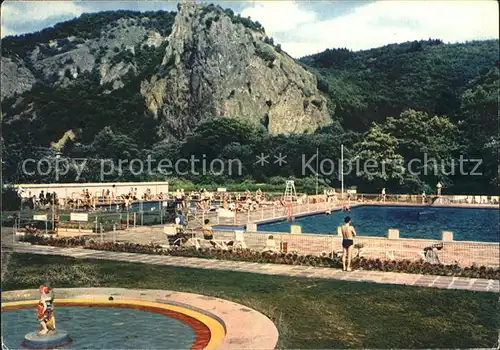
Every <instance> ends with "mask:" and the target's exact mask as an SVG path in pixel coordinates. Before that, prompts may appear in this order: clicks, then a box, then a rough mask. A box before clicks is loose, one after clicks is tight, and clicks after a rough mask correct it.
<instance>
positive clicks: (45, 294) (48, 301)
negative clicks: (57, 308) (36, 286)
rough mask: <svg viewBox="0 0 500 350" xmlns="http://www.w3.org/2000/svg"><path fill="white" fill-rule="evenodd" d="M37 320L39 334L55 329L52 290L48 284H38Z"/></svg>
mask: <svg viewBox="0 0 500 350" xmlns="http://www.w3.org/2000/svg"><path fill="white" fill-rule="evenodd" d="M38 321H39V322H40V325H41V326H42V330H40V332H38V334H39V335H44V334H47V333H49V331H55V330H56V320H55V318H54V291H53V290H52V289H51V288H49V287H48V286H44V285H41V286H40V302H39V303H38Z"/></svg>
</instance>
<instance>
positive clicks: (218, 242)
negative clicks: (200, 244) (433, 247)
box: [210, 239, 229, 250]
mask: <svg viewBox="0 0 500 350" xmlns="http://www.w3.org/2000/svg"><path fill="white" fill-rule="evenodd" d="M210 244H212V246H213V247H214V248H216V249H221V250H228V249H229V247H228V246H227V243H226V242H225V241H221V240H217V239H212V240H210Z"/></svg>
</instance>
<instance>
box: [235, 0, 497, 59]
mask: <svg viewBox="0 0 500 350" xmlns="http://www.w3.org/2000/svg"><path fill="white" fill-rule="evenodd" d="M272 6H277V5H272ZM332 6H334V4H333V3H332ZM254 8H256V6H255V7H253V8H250V9H247V10H245V11H247V13H248V11H250V10H252V9H254ZM285 8H287V9H288V11H284V10H280V11H278V12H275V13H274V15H273V14H272V13H271V5H265V4H259V7H258V9H259V10H258V11H257V10H253V11H254V12H253V15H252V18H253V19H254V20H258V21H260V22H261V23H262V24H263V25H264V27H265V28H266V31H268V32H270V33H269V34H270V35H273V36H274V38H275V42H280V43H281V45H282V47H283V49H284V50H285V51H287V52H288V53H289V54H291V55H292V56H294V57H301V56H304V55H308V54H313V53H316V52H319V51H323V50H324V49H326V48H334V47H337V48H338V47H347V48H349V49H352V50H361V49H369V48H373V47H377V46H383V45H386V44H389V43H397V42H404V41H412V40H422V39H428V38H439V39H442V40H443V41H445V42H462V41H467V40H479V39H491V38H498V26H499V18H498V17H499V16H498V5H497V2H496V1H423V0H421V1H378V2H375V3H371V4H368V5H365V6H362V7H358V8H355V9H354V10H353V11H352V12H351V13H349V14H347V15H344V16H340V17H337V18H333V19H329V20H324V21H318V20H316V18H315V17H314V16H311V14H310V13H309V12H308V11H304V10H301V9H300V8H299V7H298V6H297V4H296V3H288V4H287V5H285V6H284V7H283V9H285ZM292 9H293V10H292ZM245 11H244V12H245ZM292 11H299V12H300V13H302V15H300V14H299V13H295V15H294V16H293V18H291V19H289V16H290V14H291V13H292ZM259 14H260V17H259ZM308 16H311V17H308ZM290 17H292V16H290ZM306 18H309V20H306ZM273 23H274V24H273ZM280 26H281V27H280ZM268 28H270V29H271V30H268ZM281 28H289V29H288V30H289V32H288V33H287V35H286V36H284V35H283V34H282V33H280V32H281V31H283V30H281ZM273 31H274V32H273Z"/></svg>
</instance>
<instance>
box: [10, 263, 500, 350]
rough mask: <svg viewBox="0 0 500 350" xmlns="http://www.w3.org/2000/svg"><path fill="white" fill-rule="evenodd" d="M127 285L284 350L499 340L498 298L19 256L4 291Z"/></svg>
mask: <svg viewBox="0 0 500 350" xmlns="http://www.w3.org/2000/svg"><path fill="white" fill-rule="evenodd" d="M45 279H49V280H50V281H51V283H52V285H53V286H54V287H55V288H56V292H57V288H58V287H59V288H62V287H84V286H85V287H91V286H94V287H97V286H100V287H122V288H139V289H167V290H177V291H182V292H191V293H199V294H205V295H210V296H215V297H220V298H223V299H227V300H231V301H234V302H237V303H241V304H244V305H247V306H249V307H251V308H254V309H256V310H258V311H260V312H262V313H263V314H265V315H267V316H268V317H269V318H270V319H272V320H273V322H274V323H275V324H276V326H277V327H278V330H279V333H280V339H279V343H278V347H279V348H309V349H311V348H314V349H318V348H323V349H324V348H329V349H331V348H478V347H483V348H484V347H489V348H491V347H495V346H496V344H497V341H498V328H499V326H500V322H499V317H498V311H499V310H498V309H499V307H498V295H497V294H495V293H477V292H468V291H455V290H445V289H430V288H419V287H409V286H393V285H381V284H372V283H360V282H346V281H326V280H316V279H306V278H293V277H284V276H270V275H260V274H250V273H243V272H225V271H214V270H201V269H188V268H175V267H167V266H156V265H146V264H139V263H126V262H116V261H106V260H81V259H74V258H68V257H58V256H42V255H31V254H13V255H12V256H11V258H10V261H9V266H8V271H7V273H6V276H5V278H4V279H3V281H2V287H3V288H2V289H3V290H13V289H27V288H29V289H33V288H36V287H37V286H38V285H39V284H41V283H42V282H44V281H45Z"/></svg>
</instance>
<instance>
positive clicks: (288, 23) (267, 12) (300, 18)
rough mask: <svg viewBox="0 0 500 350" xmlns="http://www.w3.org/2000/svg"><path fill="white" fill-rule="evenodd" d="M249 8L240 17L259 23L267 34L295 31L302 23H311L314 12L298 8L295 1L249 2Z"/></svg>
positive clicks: (313, 18)
mask: <svg viewBox="0 0 500 350" xmlns="http://www.w3.org/2000/svg"><path fill="white" fill-rule="evenodd" d="M250 3H251V4H252V6H251V7H247V8H245V9H244V10H243V11H242V12H241V16H242V17H249V16H250V17H251V18H252V19H253V20H258V21H259V22H261V23H262V24H263V25H264V27H265V29H266V32H267V33H269V34H273V33H278V32H285V31H289V30H293V29H295V28H296V27H297V26H298V25H300V24H303V23H310V22H313V21H314V20H315V18H316V16H315V14H314V12H311V11H305V10H302V9H300V8H299V6H298V4H297V2H295V1H250Z"/></svg>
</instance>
